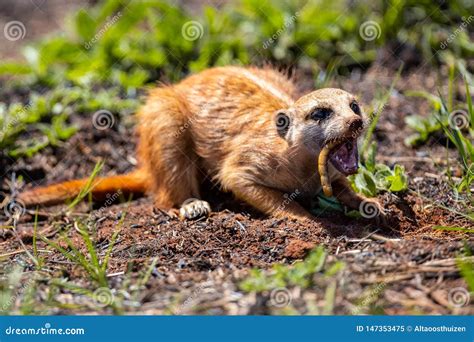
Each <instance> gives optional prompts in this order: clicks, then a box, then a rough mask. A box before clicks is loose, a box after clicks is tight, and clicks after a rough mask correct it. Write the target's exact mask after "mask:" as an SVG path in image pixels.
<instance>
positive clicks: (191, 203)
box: [179, 198, 211, 220]
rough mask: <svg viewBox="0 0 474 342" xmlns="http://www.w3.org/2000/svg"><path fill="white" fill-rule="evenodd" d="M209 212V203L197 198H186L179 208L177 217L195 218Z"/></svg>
mask: <svg viewBox="0 0 474 342" xmlns="http://www.w3.org/2000/svg"><path fill="white" fill-rule="evenodd" d="M210 213H211V206H210V205H209V203H207V202H206V201H203V200H199V199H195V198H193V199H189V200H186V201H185V202H184V203H183V204H182V205H181V208H180V209H179V217H180V219H182V220H195V219H198V218H200V217H203V216H208V215H209V214H210Z"/></svg>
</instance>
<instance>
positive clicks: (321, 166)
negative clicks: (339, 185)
mask: <svg viewBox="0 0 474 342" xmlns="http://www.w3.org/2000/svg"><path fill="white" fill-rule="evenodd" d="M336 146H337V143H336V142H330V143H328V144H327V145H325V146H324V147H323V149H322V150H321V152H320V153H319V157H318V172H319V177H320V179H321V186H322V187H323V192H324V195H326V196H328V197H331V196H332V186H331V180H330V179H329V174H328V157H329V152H331V150H332V149H333V148H334V147H336Z"/></svg>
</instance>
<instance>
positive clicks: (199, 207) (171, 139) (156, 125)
mask: <svg viewBox="0 0 474 342" xmlns="http://www.w3.org/2000/svg"><path fill="white" fill-rule="evenodd" d="M192 115H193V114H192V113H191V112H190V111H189V108H188V106H187V103H186V98H185V97H184V96H183V95H182V94H180V93H179V92H178V91H177V90H176V89H174V88H173V87H163V88H158V89H156V90H155V91H154V92H153V93H151V94H150V96H149V99H148V102H147V104H146V105H145V106H144V107H143V108H142V110H141V112H140V113H139V115H138V117H139V121H140V122H139V126H138V127H139V128H138V132H139V135H140V139H139V146H138V154H139V158H140V163H141V164H142V167H143V168H145V169H146V170H147V173H148V174H149V175H150V176H151V179H150V189H149V193H150V194H151V195H152V196H153V199H154V203H155V205H156V206H157V207H160V208H164V209H170V208H177V207H179V206H183V210H182V213H181V216H182V218H190V219H192V218H196V217H198V216H201V215H207V214H208V213H209V212H210V206H209V204H208V203H207V202H204V201H200V194H199V184H200V178H201V177H202V175H201V172H200V171H199V168H198V165H197V163H198V156H197V155H196V153H195V152H194V144H193V141H192V137H191V133H190V126H191V125H192V120H193V117H192ZM201 202H204V203H201Z"/></svg>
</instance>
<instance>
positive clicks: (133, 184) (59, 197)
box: [18, 170, 147, 207]
mask: <svg viewBox="0 0 474 342" xmlns="http://www.w3.org/2000/svg"><path fill="white" fill-rule="evenodd" d="M88 181H89V179H77V180H72V181H68V182H64V183H59V184H54V185H50V186H45V187H39V188H34V189H32V190H29V191H26V192H24V193H22V194H20V196H19V197H18V200H19V201H21V202H22V203H23V204H24V205H25V206H26V207H31V206H35V205H46V206H47V205H55V204H60V203H64V202H65V201H66V200H69V199H73V198H75V197H76V196H77V195H79V193H80V192H81V190H82V189H84V188H85V186H86V184H87V183H88ZM146 188H147V183H146V176H145V175H144V174H143V173H142V172H141V171H140V170H137V171H134V172H131V173H128V174H125V175H119V176H111V177H104V178H96V179H94V180H93V182H92V186H91V190H90V193H91V194H92V198H93V199H94V200H96V201H101V200H105V199H106V196H107V194H113V193H116V192H119V191H120V192H121V193H122V194H123V195H125V196H128V195H130V194H140V195H143V194H144V193H145V191H146Z"/></svg>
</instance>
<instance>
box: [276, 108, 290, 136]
mask: <svg viewBox="0 0 474 342" xmlns="http://www.w3.org/2000/svg"><path fill="white" fill-rule="evenodd" d="M275 125H276V129H277V132H278V134H279V135H280V136H281V137H282V138H285V137H286V135H287V133H288V131H289V130H290V126H291V118H290V116H289V115H288V111H286V110H279V111H277V112H276V114H275Z"/></svg>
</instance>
